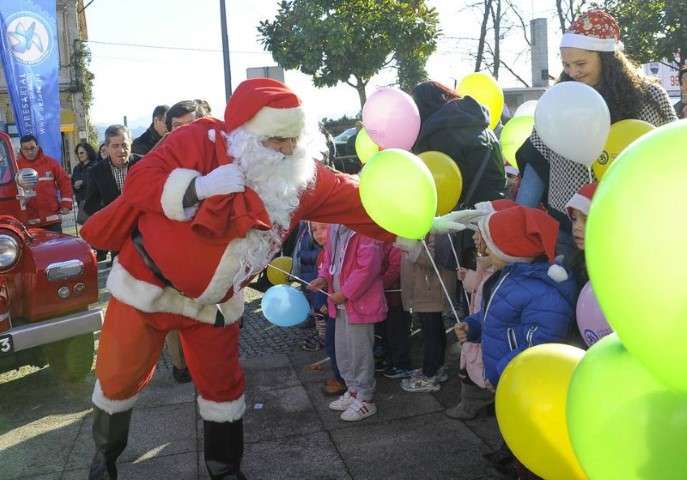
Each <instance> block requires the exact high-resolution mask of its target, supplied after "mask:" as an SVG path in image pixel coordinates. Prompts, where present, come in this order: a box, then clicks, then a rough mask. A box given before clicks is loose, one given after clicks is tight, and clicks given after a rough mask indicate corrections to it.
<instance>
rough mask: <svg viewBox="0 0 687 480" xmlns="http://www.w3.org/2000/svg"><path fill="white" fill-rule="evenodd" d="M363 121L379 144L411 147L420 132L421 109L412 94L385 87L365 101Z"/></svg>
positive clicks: (381, 145) (384, 146) (392, 146)
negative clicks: (419, 109)
mask: <svg viewBox="0 0 687 480" xmlns="http://www.w3.org/2000/svg"><path fill="white" fill-rule="evenodd" d="M363 125H364V126H365V130H367V134H368V135H369V136H370V138H371V139H372V140H373V141H374V142H375V143H376V144H377V145H379V146H380V147H382V148H402V149H404V150H410V149H411V148H412V146H413V145H414V144H415V140H417V135H418V134H419V133H420V112H419V111H418V109H417V105H415V101H413V99H412V97H411V96H410V95H408V94H407V93H405V92H403V91H401V90H399V89H398V88H392V87H384V88H380V89H379V90H377V91H376V92H375V93H373V94H372V95H370V98H368V99H367V102H365V105H364V106H363Z"/></svg>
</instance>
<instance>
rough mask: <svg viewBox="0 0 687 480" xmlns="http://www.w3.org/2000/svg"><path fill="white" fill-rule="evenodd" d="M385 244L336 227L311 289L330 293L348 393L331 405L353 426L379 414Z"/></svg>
mask: <svg viewBox="0 0 687 480" xmlns="http://www.w3.org/2000/svg"><path fill="white" fill-rule="evenodd" d="M383 257H384V253H383V245H382V243H380V242H378V241H377V240H373V239H371V238H368V237H365V236H363V235H361V234H359V233H356V232H354V231H353V230H350V229H349V228H348V227H346V226H344V225H331V226H330V230H329V241H328V242H327V246H326V248H325V250H324V258H323V261H322V266H321V268H320V270H319V278H317V279H316V280H314V281H313V282H312V283H311V284H310V285H311V287H310V288H325V287H327V290H328V292H329V298H328V308H329V311H330V312H336V335H335V342H336V363H337V365H338V367H339V371H340V372H341V376H342V377H343V379H344V381H345V382H346V387H347V390H346V392H345V393H344V394H343V395H342V396H341V397H339V398H338V399H337V400H334V401H333V402H331V403H330V404H329V408H330V409H332V410H336V411H341V412H343V413H342V414H341V419H342V420H345V421H348V422H355V421H359V420H363V419H364V418H367V417H369V416H370V415H374V414H375V413H377V406H376V405H375V403H374V400H373V398H374V390H375V378H374V375H375V361H374V354H373V349H374V324H375V323H378V322H381V321H383V320H384V319H385V318H386V313H387V305H386V300H385V299H384V284H383V276H382V261H383Z"/></svg>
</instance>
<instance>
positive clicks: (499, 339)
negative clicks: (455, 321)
mask: <svg viewBox="0 0 687 480" xmlns="http://www.w3.org/2000/svg"><path fill="white" fill-rule="evenodd" d="M479 230H480V233H481V234H482V236H483V238H484V241H485V243H486V245H487V249H486V250H487V258H488V260H489V262H490V263H491V264H492V265H493V266H494V268H495V269H496V270H497V272H496V273H495V274H493V275H492V276H491V277H490V278H489V280H488V281H487V282H486V283H485V285H484V290H483V296H482V308H481V309H480V311H478V312H477V313H475V314H473V315H470V316H469V317H467V318H465V320H464V323H463V326H462V327H459V329H458V333H459V338H461V339H466V340H468V341H471V342H480V341H481V343H482V356H483V360H484V375H485V379H486V380H487V382H488V384H487V385H491V387H495V386H496V384H497V383H498V380H499V377H500V376H501V373H503V370H504V369H505V368H506V366H507V365H508V363H509V362H510V361H511V360H512V359H513V357H515V356H516V355H517V354H518V353H520V352H521V351H523V350H525V349H526V348H528V347H531V346H534V345H537V344H540V343H551V342H565V341H566V340H567V338H568V335H569V333H570V329H571V328H572V326H573V325H574V320H575V302H576V285H575V281H574V280H573V279H572V278H568V275H567V273H566V271H565V269H563V267H561V266H559V265H556V264H553V265H551V264H550V262H552V261H553V260H554V256H555V248H556V237H557V234H558V222H556V221H555V220H554V219H553V218H552V217H551V216H549V215H548V214H547V213H545V212H544V211H542V210H538V209H533V208H527V207H522V206H516V207H513V208H509V209H507V210H501V211H498V212H495V213H491V214H489V215H487V216H485V217H483V218H482V219H481V220H480V221H479Z"/></svg>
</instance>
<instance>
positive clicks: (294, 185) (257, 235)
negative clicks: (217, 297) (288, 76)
mask: <svg viewBox="0 0 687 480" xmlns="http://www.w3.org/2000/svg"><path fill="white" fill-rule="evenodd" d="M227 151H228V152H229V155H231V156H232V157H233V158H234V161H235V162H236V163H237V165H238V166H239V168H240V169H241V170H242V171H243V173H244V174H245V176H246V186H247V187H249V188H251V189H252V190H254V191H255V192H256V193H257V194H258V196H259V197H260V199H261V200H262V202H263V204H264V206H265V209H266V210H267V213H268V214H269V217H270V220H271V222H272V228H271V229H270V230H267V231H265V230H250V231H249V232H248V234H247V235H246V237H245V238H244V239H237V240H234V241H233V242H232V256H234V258H236V259H238V261H239V262H240V268H239V269H237V271H236V272H235V275H234V276H233V282H232V283H233V286H234V291H235V292H237V291H238V290H239V288H240V285H241V283H243V282H244V281H245V280H247V279H249V278H250V277H252V276H253V275H255V274H257V273H258V272H260V271H262V270H263V269H264V268H265V267H266V266H267V263H268V262H269V261H270V260H271V259H272V257H273V256H274V255H275V254H276V253H277V252H278V251H279V249H280V248H281V243H282V236H283V235H284V234H285V232H286V230H287V229H288V228H289V225H290V223H291V216H292V215H293V212H294V211H295V210H296V208H298V205H299V201H300V196H301V194H302V193H303V191H304V190H305V189H306V188H307V187H308V185H310V184H311V183H312V182H313V181H314V179H315V160H313V158H314V156H312V155H309V153H308V151H307V150H306V149H305V148H303V147H296V150H295V151H294V153H293V155H289V156H285V155H283V154H281V153H279V152H276V151H274V150H272V149H270V148H267V147H265V146H263V145H262V140H261V138H260V137H258V136H256V135H253V134H251V133H249V132H247V131H246V130H245V129H243V128H237V129H236V130H234V131H233V132H231V133H230V134H229V135H227Z"/></svg>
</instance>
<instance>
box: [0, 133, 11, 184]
mask: <svg viewBox="0 0 687 480" xmlns="http://www.w3.org/2000/svg"><path fill="white" fill-rule="evenodd" d="M12 173H13V172H12V166H11V163H10V151H9V150H8V148H7V144H6V143H5V142H3V141H2V140H0V185H5V184H6V183H9V182H10V181H11V180H12Z"/></svg>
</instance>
